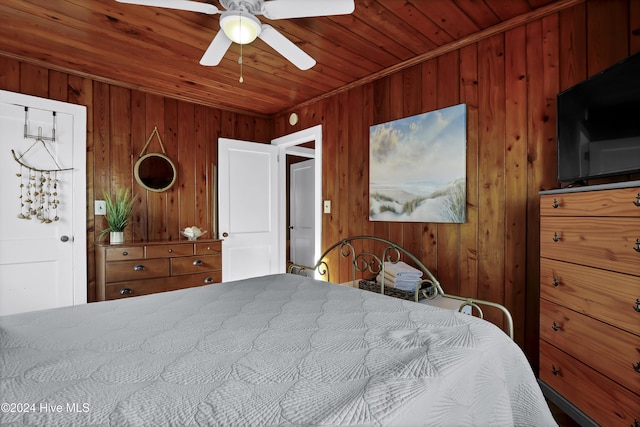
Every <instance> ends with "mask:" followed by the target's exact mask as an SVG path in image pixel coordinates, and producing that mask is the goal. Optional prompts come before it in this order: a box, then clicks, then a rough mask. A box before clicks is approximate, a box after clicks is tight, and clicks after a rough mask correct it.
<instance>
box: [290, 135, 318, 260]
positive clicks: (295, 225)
mask: <svg viewBox="0 0 640 427" xmlns="http://www.w3.org/2000/svg"><path fill="white" fill-rule="evenodd" d="M309 145H311V146H310V147H308V148H310V149H314V148H315V147H314V145H315V144H314V143H313V142H311V143H309ZM314 180H315V160H314V159H313V158H307V157H301V156H299V155H292V154H288V155H287V194H288V197H287V213H288V215H287V262H292V263H294V264H299V265H308V266H313V265H314V264H315V261H316V259H315V257H316V254H315V252H314V246H313V244H314V236H315V233H314V231H315V222H314V216H313V211H314V203H313V197H314V192H313V190H314V185H313V184H314Z"/></svg>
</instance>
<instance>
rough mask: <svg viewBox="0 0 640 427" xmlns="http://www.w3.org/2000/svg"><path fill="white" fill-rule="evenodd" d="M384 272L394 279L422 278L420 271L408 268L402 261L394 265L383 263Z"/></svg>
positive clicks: (387, 262)
mask: <svg viewBox="0 0 640 427" xmlns="http://www.w3.org/2000/svg"><path fill="white" fill-rule="evenodd" d="M384 271H385V273H389V274H390V275H391V276H395V277H403V278H404V277H410V278H414V277H422V271H420V270H418V269H417V268H415V267H412V266H410V265H409V264H407V263H405V262H404V261H398V262H396V263H393V262H389V261H386V262H385V263H384Z"/></svg>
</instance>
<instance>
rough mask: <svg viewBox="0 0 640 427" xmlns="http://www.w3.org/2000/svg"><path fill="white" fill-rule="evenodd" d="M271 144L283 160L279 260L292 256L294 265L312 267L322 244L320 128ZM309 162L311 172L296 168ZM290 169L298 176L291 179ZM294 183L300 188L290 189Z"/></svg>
mask: <svg viewBox="0 0 640 427" xmlns="http://www.w3.org/2000/svg"><path fill="white" fill-rule="evenodd" d="M271 143H272V145H277V146H278V147H280V153H281V156H280V158H281V159H286V161H281V162H280V177H281V179H280V183H281V185H280V207H281V208H280V209H279V217H280V218H279V223H280V242H281V244H280V245H279V247H280V250H281V259H284V260H287V261H289V260H292V261H293V258H294V257H295V258H296V260H295V261H294V262H296V263H299V264H304V265H313V263H315V261H316V260H317V259H318V257H319V256H320V253H321V241H322V240H321V236H322V125H317V126H314V127H312V128H309V129H304V130H301V131H299V132H295V133H292V134H290V135H285V136H283V137H280V138H277V139H274V140H273V141H272V142H271ZM309 161H311V162H312V163H313V168H311V169H310V168H308V167H301V166H296V165H298V164H303V163H304V162H309ZM306 165H309V163H306ZM292 167H293V169H294V174H296V175H298V176H297V177H292V172H291V168H292ZM310 171H312V172H311V175H309V172H310ZM297 172H300V174H298V173H297ZM293 181H296V183H295V184H294V185H295V186H298V185H299V184H302V185H300V186H299V188H292V187H293V186H294V185H292V183H293ZM291 190H294V194H296V192H297V193H298V196H295V195H294V196H293V197H294V198H295V197H299V200H297V202H296V200H292V199H291ZM292 207H293V208H294V209H295V208H296V207H298V212H299V213H300V216H299V218H295V217H292V215H291V208H292ZM301 209H302V210H301ZM294 215H295V216H296V217H297V216H298V215H296V214H294ZM297 219H301V220H302V222H301V223H300V224H301V225H299V227H301V228H299V229H297V230H296V223H297V222H298V221H297ZM291 226H293V227H294V228H293V229H291V228H290V227H291ZM300 257H302V258H300ZM299 258H300V259H299Z"/></svg>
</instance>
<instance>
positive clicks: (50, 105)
mask: <svg viewBox="0 0 640 427" xmlns="http://www.w3.org/2000/svg"><path fill="white" fill-rule="evenodd" d="M25 106H26V107H29V108H28V112H27V117H26V118H27V119H28V123H27V134H28V135H36V136H37V135H39V134H40V135H41V136H42V137H43V140H42V141H37V139H36V138H25V137H24V133H25ZM53 112H55V118H54V113H53ZM54 120H55V141H48V140H47V139H46V138H52V137H53V132H52V130H53V126H54ZM39 129H40V130H39ZM43 141H44V142H43ZM0 146H1V147H2V149H1V150H0V200H2V204H0V315H6V314H13V313H20V312H26V311H33V310H40V309H47V308H54V307H61V306H69V305H75V304H82V303H86V302H87V273H86V271H87V270H86V269H87V267H86V237H85V236H86V230H85V228H86V210H85V209H86V208H85V206H86V193H85V191H86V190H85V183H86V168H85V163H86V110H85V107H83V106H79V105H73V104H67V103H63V102H58V101H51V100H47V99H42V98H37V97H32V96H27V95H22V94H17V93H13V92H7V91H0ZM11 150H14V152H15V154H16V156H17V157H18V159H19V160H20V162H22V163H24V164H25V165H26V166H29V167H31V168H32V169H29V168H27V167H25V166H21V165H20V164H19V163H18V162H17V161H15V159H14V156H13V154H12V152H11ZM58 168H61V169H70V170H67V171H61V172H44V171H42V172H41V171H38V170H35V169H40V170H52V169H58ZM19 175H20V176H19ZM21 184H22V187H21ZM36 193H37V194H36ZM21 195H22V198H21V197H20V196H21ZM42 197H45V198H46V200H44V201H43V200H42ZM38 199H39V200H40V202H38V201H37V200H38ZM27 200H32V201H33V202H34V203H33V204H31V206H32V207H34V208H38V207H39V206H42V207H43V208H42V209H43V210H40V212H44V214H42V213H40V212H38V213H36V214H30V212H29V210H28V209H27V208H28V207H29V203H27ZM56 200H59V203H57V202H56ZM21 203H24V204H25V206H21ZM38 215H40V216H41V218H49V219H50V221H51V222H49V223H47V222H43V221H41V220H40V219H38V218H37V216H38ZM19 216H27V217H31V219H23V218H19ZM56 217H57V218H58V219H57V220H56Z"/></svg>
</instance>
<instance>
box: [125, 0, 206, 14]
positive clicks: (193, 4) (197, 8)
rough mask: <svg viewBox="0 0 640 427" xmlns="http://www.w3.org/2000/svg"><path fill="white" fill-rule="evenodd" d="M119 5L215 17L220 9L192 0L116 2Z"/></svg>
mask: <svg viewBox="0 0 640 427" xmlns="http://www.w3.org/2000/svg"><path fill="white" fill-rule="evenodd" d="M116 1H117V2H119V3H127V4H137V5H141V6H155V7H165V8H168V9H178V10H188V11H190V12H200V13H206V14H207V15H215V14H216V13H218V12H219V10H218V8H217V7H216V6H214V5H212V4H210V3H202V2H198V1H191V0H116Z"/></svg>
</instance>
